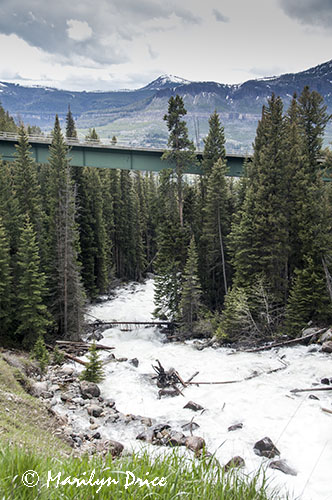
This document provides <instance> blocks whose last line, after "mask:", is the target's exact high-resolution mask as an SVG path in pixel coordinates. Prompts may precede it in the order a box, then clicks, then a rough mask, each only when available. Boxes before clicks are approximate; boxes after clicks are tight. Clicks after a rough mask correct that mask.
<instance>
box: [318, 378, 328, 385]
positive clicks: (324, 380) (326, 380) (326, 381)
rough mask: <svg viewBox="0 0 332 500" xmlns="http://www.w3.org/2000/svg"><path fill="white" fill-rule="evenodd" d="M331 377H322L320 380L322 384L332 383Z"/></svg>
mask: <svg viewBox="0 0 332 500" xmlns="http://www.w3.org/2000/svg"><path fill="white" fill-rule="evenodd" d="M330 382H331V381H330V379H329V378H322V380H321V381H320V383H321V384H324V385H330Z"/></svg>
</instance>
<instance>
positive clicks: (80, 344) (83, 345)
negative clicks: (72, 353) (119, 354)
mask: <svg viewBox="0 0 332 500" xmlns="http://www.w3.org/2000/svg"><path fill="white" fill-rule="evenodd" d="M55 342H56V344H59V346H63V347H74V348H77V349H87V350H88V349H90V347H91V346H92V345H93V343H92V342H73V341H70V340H56V341H55ZM95 346H96V349H102V350H107V351H111V350H112V349H115V347H110V346H108V345H102V344H95Z"/></svg>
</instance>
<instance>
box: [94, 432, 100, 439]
mask: <svg viewBox="0 0 332 500" xmlns="http://www.w3.org/2000/svg"><path fill="white" fill-rule="evenodd" d="M92 437H93V439H101V435H100V432H95V433H94V434H92Z"/></svg>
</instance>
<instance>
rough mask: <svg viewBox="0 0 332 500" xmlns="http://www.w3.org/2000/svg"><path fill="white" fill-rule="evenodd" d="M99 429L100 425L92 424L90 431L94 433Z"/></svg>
mask: <svg viewBox="0 0 332 500" xmlns="http://www.w3.org/2000/svg"><path fill="white" fill-rule="evenodd" d="M98 427H99V425H98V424H91V425H90V429H91V430H92V431H95V430H96V429H98Z"/></svg>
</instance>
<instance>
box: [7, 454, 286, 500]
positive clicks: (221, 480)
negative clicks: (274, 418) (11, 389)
mask: <svg viewBox="0 0 332 500" xmlns="http://www.w3.org/2000/svg"><path fill="white" fill-rule="evenodd" d="M0 471H1V472H0V491H1V493H2V497H1V496H0V498H1V499H3V500H9V499H20V500H28V499H40V500H58V499H60V498H61V499H64V500H67V499H68V500H69V499H75V500H89V499H91V500H92V499H95V498H98V499H100V500H103V499H105V500H106V499H107V500H110V499H111V500H118V499H122V498H126V499H133V500H134V499H135V500H143V499H144V500H145V499H163V500H175V499H187V500H189V499H197V500H198V499H202V500H217V499H218V500H268V499H269V500H272V499H273V500H277V499H278V500H281V497H278V495H277V494H276V493H273V492H272V493H271V492H270V494H269V495H268V494H267V493H266V481H265V479H264V475H263V473H261V474H259V475H257V476H255V477H253V478H252V477H246V476H243V475H241V477H240V476H239V475H236V474H235V473H228V474H225V473H224V472H223V471H222V468H221V467H220V466H216V465H215V464H214V465H213V462H212V461H206V460H200V461H198V460H195V461H194V460H193V461H189V462H188V459H187V460H186V459H184V458H183V457H180V456H179V455H178V454H177V453H176V452H175V451H174V453H173V454H171V455H170V456H168V457H166V458H165V457H164V458H156V459H151V457H149V455H148V454H147V453H144V454H143V455H141V456H138V455H135V454H134V455H131V456H130V457H125V458H122V459H118V460H113V461H112V458H111V457H106V459H103V458H101V457H92V458H90V459H89V458H88V457H83V458H73V457H71V458H64V459H58V458H55V457H50V456H43V455H41V454H36V453H32V452H30V453H27V452H25V451H23V450H22V449H19V448H14V449H10V448H8V447H2V448H0ZM26 471H35V472H37V473H38V476H39V482H38V484H37V485H36V486H33V487H27V486H25V485H24V484H23V482H22V476H23V475H24V473H25V472H26ZM49 471H50V472H49ZM93 471H94V477H93V478H92V479H91V481H90V482H91V483H92V486H91V485H84V483H83V481H82V480H83V479H85V482H86V483H87V482H88V480H89V478H90V476H91V474H92V472H93ZM84 473H85V474H84ZM49 474H50V475H51V477H52V478H53V480H50V481H49V483H48V485H47V481H48V477H49ZM58 474H59V475H58ZM66 478H68V479H66ZM75 478H76V479H75ZM108 478H109V481H108V483H107V482H106V480H107V479H108ZM138 478H140V479H141V480H142V481H144V480H146V479H147V478H148V479H149V481H152V480H153V479H155V478H159V479H155V484H156V486H155V485H150V486H147V485H141V483H140V481H137V480H138ZM162 478H165V479H164V480H162ZM33 479H36V476H32V475H30V476H28V480H29V481H32V480H33ZM102 479H103V480H104V484H102V483H101V480H102ZM97 480H99V482H96V481H97ZM111 480H113V481H111ZM133 481H135V483H134V482H133ZM160 481H161V484H160V485H158V484H157V483H159V482H160ZM78 482H79V483H78ZM94 482H95V484H94ZM115 482H118V484H114V483H115ZM61 483H63V484H61ZM69 483H72V484H69ZM78 484H79V486H78ZM162 484H165V486H162ZM126 486H127V487H126ZM98 490H99V491H98ZM283 500H285V497H283Z"/></svg>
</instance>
